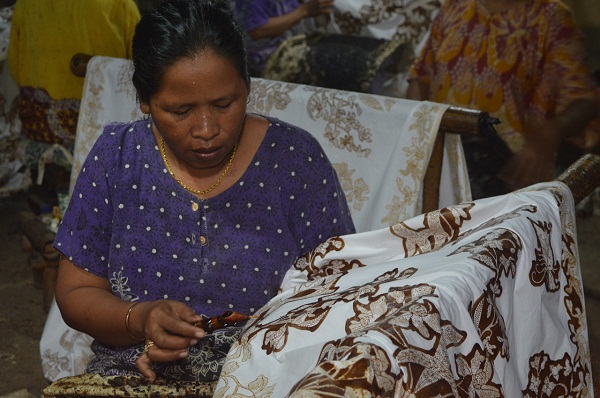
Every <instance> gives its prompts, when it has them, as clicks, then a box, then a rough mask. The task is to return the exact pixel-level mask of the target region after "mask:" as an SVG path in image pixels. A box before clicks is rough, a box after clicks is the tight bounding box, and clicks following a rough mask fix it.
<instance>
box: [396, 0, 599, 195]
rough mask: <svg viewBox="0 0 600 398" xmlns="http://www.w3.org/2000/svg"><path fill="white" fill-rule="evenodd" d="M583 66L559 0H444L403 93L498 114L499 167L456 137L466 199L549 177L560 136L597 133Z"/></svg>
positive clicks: (577, 37)
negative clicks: (466, 179) (466, 178)
mask: <svg viewBox="0 0 600 398" xmlns="http://www.w3.org/2000/svg"><path fill="white" fill-rule="evenodd" d="M585 62H586V59H585V50H584V46H583V37H582V33H581V31H580V30H579V29H578V28H577V27H576V25H575V22H574V20H573V18H572V16H571V13H570V11H569V9H568V8H566V6H565V5H564V4H563V3H562V2H561V1H560V0H448V1H446V2H445V3H444V4H443V5H442V7H441V8H440V11H439V13H438V14H437V16H436V18H435V20H434V22H433V23H432V27H431V35H430V37H429V39H428V42H427V43H426V45H425V47H424V48H423V51H422V53H421V55H420V56H419V57H418V58H417V59H416V60H415V62H414V64H413V66H412V68H411V70H410V74H409V88H408V93H407V97H408V98H410V99H417V100H430V101H435V102H440V103H447V104H450V105H456V106H464V107H469V108H473V109H478V110H481V111H485V112H488V113H489V114H490V115H491V116H494V117H497V118H499V119H500V122H501V123H500V124H499V125H498V126H497V130H498V134H499V136H500V137H501V140H498V141H499V143H500V144H501V145H496V148H493V149H492V151H491V152H500V151H501V149H502V148H501V147H502V146H507V147H508V148H509V149H508V148H507V149H506V152H507V161H506V162H505V164H504V166H490V167H488V169H486V166H485V162H486V157H487V156H493V155H495V154H494V153H491V152H488V153H480V152H481V150H478V149H477V145H476V143H477V142H478V141H476V140H473V139H468V138H464V137H463V145H464V149H465V155H466V158H467V166H468V169H469V174H470V179H471V190H472V192H473V197H474V198H478V197H485V196H492V195H496V194H501V193H504V192H507V191H512V190H515V189H518V188H522V187H524V186H528V185H531V184H533V183H538V182H542V181H549V180H551V179H552V178H553V176H554V175H553V173H554V170H555V162H556V156H557V151H558V149H559V145H560V144H561V142H562V141H563V139H565V138H567V137H577V138H579V139H580V138H581V137H582V133H583V132H584V131H585V130H586V128H590V129H593V131H592V130H588V132H587V134H588V135H587V136H586V137H587V138H588V139H589V140H591V141H592V142H597V140H598V138H600V137H599V136H598V134H599V133H600V131H598V125H599V124H600V123H599V122H600V121H599V120H598V119H596V120H595V121H594V122H592V120H593V119H594V118H596V117H597V115H598V103H599V95H598V88H597V86H596V85H595V84H594V80H593V77H592V75H591V73H590V72H589V70H588V69H587V67H586V64H585ZM590 122H592V123H590ZM472 144H475V145H474V147H473V146H472ZM505 144H506V145H505ZM494 145H495V144H494ZM591 145H593V143H592V144H591ZM476 175H477V176H476Z"/></svg>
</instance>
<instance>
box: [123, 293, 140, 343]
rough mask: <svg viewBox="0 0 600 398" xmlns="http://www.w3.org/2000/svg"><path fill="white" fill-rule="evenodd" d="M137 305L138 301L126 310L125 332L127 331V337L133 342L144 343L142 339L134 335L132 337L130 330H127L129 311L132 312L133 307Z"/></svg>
mask: <svg viewBox="0 0 600 398" xmlns="http://www.w3.org/2000/svg"><path fill="white" fill-rule="evenodd" d="M139 303H140V302H139V301H136V302H135V303H133V304H131V306H130V307H129V309H128V310H127V314H126V315H125V330H126V331H127V334H128V335H129V337H131V338H132V339H133V340H135V341H144V338H140V337H137V336H136V335H134V334H133V333H132V332H131V329H130V328H129V317H130V316H131V311H132V310H133V307H135V306H136V305H138V304H139Z"/></svg>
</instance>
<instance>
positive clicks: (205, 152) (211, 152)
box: [192, 148, 220, 162]
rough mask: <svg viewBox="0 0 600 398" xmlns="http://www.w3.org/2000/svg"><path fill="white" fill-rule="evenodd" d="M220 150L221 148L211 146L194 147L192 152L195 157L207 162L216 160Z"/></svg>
mask: <svg viewBox="0 0 600 398" xmlns="http://www.w3.org/2000/svg"><path fill="white" fill-rule="evenodd" d="M219 152H220V148H209V149H204V148H203V149H194V150H192V154H193V155H194V157H195V158H197V159H199V160H201V161H203V162H206V161H211V160H214V159H215V158H216V157H217V156H218V155H219Z"/></svg>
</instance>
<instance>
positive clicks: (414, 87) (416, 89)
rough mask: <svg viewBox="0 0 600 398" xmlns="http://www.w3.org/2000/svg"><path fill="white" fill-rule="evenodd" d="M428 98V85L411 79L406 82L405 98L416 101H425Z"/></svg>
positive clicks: (416, 79)
mask: <svg viewBox="0 0 600 398" xmlns="http://www.w3.org/2000/svg"><path fill="white" fill-rule="evenodd" d="M428 97H429V85H428V84H426V83H424V82H422V81H421V80H419V79H418V78H413V79H410V80H409V81H408V89H407V90H406V98H407V99H411V100H416V101H425V100H427V99H428Z"/></svg>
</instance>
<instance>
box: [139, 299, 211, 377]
mask: <svg viewBox="0 0 600 398" xmlns="http://www.w3.org/2000/svg"><path fill="white" fill-rule="evenodd" d="M138 307H140V308H139V309H138V308H137V307H136V309H135V310H136V314H132V317H131V319H130V324H131V328H132V329H133V330H134V331H137V330H140V331H142V332H143V335H144V336H145V342H146V343H145V345H144V347H145V352H144V354H142V356H140V358H138V360H137V361H136V364H137V366H138V369H139V370H140V373H142V375H144V376H145V377H147V378H148V379H149V380H150V381H154V380H155V379H156V374H155V373H154V371H153V370H152V366H151V365H152V362H170V361H175V360H178V359H181V358H185V357H187V356H188V353H189V352H188V349H189V347H191V346H193V345H195V344H197V343H198V340H199V339H202V338H204V336H205V332H204V330H202V329H201V328H200V327H197V326H194V323H195V322H198V321H200V320H201V319H202V318H201V317H200V316H199V315H197V314H196V313H195V312H194V311H193V310H192V309H191V308H189V307H188V306H186V305H185V304H183V303H180V302H178V301H173V300H159V301H151V302H145V303H140V305H139V306H138ZM134 315H135V317H134ZM134 333H135V332H134ZM135 334H136V335H137V334H138V333H135Z"/></svg>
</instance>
